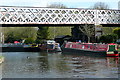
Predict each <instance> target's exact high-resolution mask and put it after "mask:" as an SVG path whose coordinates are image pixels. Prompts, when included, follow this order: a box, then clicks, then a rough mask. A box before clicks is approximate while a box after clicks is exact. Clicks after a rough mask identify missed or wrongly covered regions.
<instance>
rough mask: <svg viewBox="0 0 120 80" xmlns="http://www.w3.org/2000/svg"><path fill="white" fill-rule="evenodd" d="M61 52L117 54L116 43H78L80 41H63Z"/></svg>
mask: <svg viewBox="0 0 120 80" xmlns="http://www.w3.org/2000/svg"><path fill="white" fill-rule="evenodd" d="M61 49H62V51H63V52H69V53H70V52H72V53H79V54H82V55H92V56H93V55H94V56H102V57H105V56H114V57H117V56H119V54H118V51H117V44H114V43H110V44H102V43H80V42H65V43H64V44H63V45H62V47H61Z"/></svg>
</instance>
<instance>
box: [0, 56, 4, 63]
mask: <svg viewBox="0 0 120 80" xmlns="http://www.w3.org/2000/svg"><path fill="white" fill-rule="evenodd" d="M3 62H4V57H3V56H0V64H1V63H3Z"/></svg>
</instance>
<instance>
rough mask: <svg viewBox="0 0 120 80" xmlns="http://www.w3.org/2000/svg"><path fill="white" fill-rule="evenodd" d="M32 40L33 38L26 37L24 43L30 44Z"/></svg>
mask: <svg viewBox="0 0 120 80" xmlns="http://www.w3.org/2000/svg"><path fill="white" fill-rule="evenodd" d="M33 42H34V39H33V38H27V39H26V40H25V42H24V43H27V44H32V43H33Z"/></svg>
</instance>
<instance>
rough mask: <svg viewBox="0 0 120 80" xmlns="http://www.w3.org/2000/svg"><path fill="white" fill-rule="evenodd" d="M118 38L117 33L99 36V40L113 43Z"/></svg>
mask: <svg viewBox="0 0 120 80" xmlns="http://www.w3.org/2000/svg"><path fill="white" fill-rule="evenodd" d="M117 39H118V35H117V34H108V35H102V36H101V37H100V42H102V43H114V42H116V40H117Z"/></svg>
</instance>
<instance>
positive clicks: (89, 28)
mask: <svg viewBox="0 0 120 80" xmlns="http://www.w3.org/2000/svg"><path fill="white" fill-rule="evenodd" d="M79 30H80V31H82V32H83V33H84V34H85V35H87V37H88V42H90V38H91V37H92V36H93V35H95V26H94V25H90V24H85V25H81V26H79Z"/></svg>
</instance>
